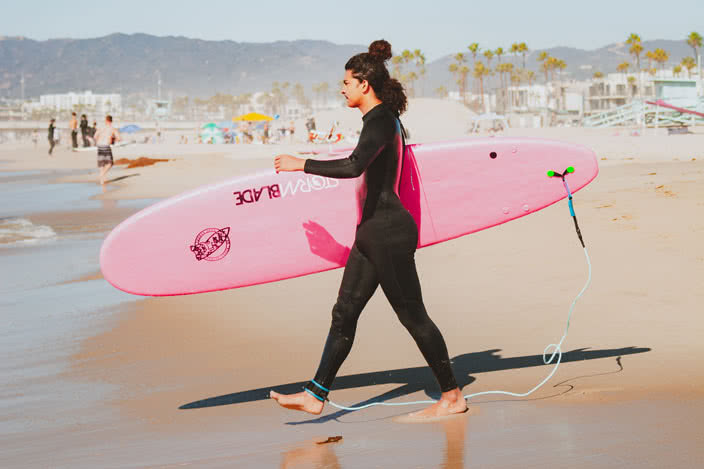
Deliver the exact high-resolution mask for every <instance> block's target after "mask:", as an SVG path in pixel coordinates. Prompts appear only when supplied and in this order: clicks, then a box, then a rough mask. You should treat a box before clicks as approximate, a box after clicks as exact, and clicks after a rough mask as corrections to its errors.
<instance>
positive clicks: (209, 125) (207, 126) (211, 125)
mask: <svg viewBox="0 0 704 469" xmlns="http://www.w3.org/2000/svg"><path fill="white" fill-rule="evenodd" d="M217 128H218V125H217V124H216V123H215V122H208V123H207V124H203V127H201V129H217Z"/></svg>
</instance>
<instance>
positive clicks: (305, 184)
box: [232, 176, 340, 205]
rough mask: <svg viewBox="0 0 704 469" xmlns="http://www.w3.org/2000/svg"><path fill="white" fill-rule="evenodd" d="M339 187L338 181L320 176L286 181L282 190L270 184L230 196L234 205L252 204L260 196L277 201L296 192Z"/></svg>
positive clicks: (257, 200) (236, 192) (277, 185)
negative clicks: (233, 197)
mask: <svg viewBox="0 0 704 469" xmlns="http://www.w3.org/2000/svg"><path fill="white" fill-rule="evenodd" d="M338 185H340V181H338V180H336V179H330V178H326V177H322V176H310V177H305V178H298V179H296V180H294V181H288V182H287V183H286V184H285V185H284V186H283V189H282V188H281V186H279V184H271V185H269V186H260V187H259V188H256V187H252V188H249V189H245V190H243V191H235V192H233V193H232V194H233V195H234V196H235V205H243V204H252V203H255V202H259V200H260V199H261V197H262V194H266V195H267V196H268V198H269V199H278V198H281V197H290V196H294V195H296V193H298V192H303V193H307V192H311V191H321V190H325V189H331V188H333V187H337V186H338Z"/></svg>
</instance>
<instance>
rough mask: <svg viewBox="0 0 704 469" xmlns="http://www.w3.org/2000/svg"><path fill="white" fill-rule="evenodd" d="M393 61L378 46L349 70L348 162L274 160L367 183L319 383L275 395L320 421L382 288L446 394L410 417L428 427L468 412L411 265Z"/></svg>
mask: <svg viewBox="0 0 704 469" xmlns="http://www.w3.org/2000/svg"><path fill="white" fill-rule="evenodd" d="M391 56H392V55H391V44H389V43H388V42H386V41H384V40H380V41H374V42H372V43H371V45H370V46H369V52H365V53H361V54H357V55H355V56H353V57H352V58H351V59H349V61H347V64H346V65H345V77H344V80H343V88H342V94H343V95H344V96H345V98H346V100H347V106H349V107H352V108H358V109H359V110H360V111H361V112H362V115H363V117H362V121H363V123H364V124H363V127H362V133H361V135H360V138H359V143H358V144H357V147H356V148H355V150H354V151H353V152H352V154H351V155H350V156H349V157H348V158H343V159H338V160H326V161H320V160H313V159H301V158H297V157H294V156H291V155H278V156H276V157H275V159H274V167H275V169H276V171H277V172H279V171H305V172H306V173H308V174H314V175H319V176H324V177H329V178H356V177H358V176H361V175H363V176H364V181H365V183H366V184H364V185H363V186H366V190H364V189H362V190H360V192H359V193H358V197H359V198H360V203H361V204H362V206H363V210H362V213H361V219H360V221H359V224H358V225H357V231H356V236H355V241H354V244H353V245H352V249H351V251H350V255H349V258H348V260H347V264H346V265H345V270H344V273H343V274H342V283H341V285H340V289H339V293H338V298H337V302H336V303H335V306H334V307H333V309H332V324H331V326H330V331H329V333H328V337H327V341H326V342H325V346H324V348H323V355H322V358H321V360H320V365H319V366H318V370H317V372H316V374H315V377H314V378H313V379H312V380H311V381H310V382H308V384H307V385H306V386H305V388H304V390H303V391H302V392H299V393H296V394H290V395H284V394H279V393H277V392H275V391H271V393H270V396H271V398H272V399H275V400H276V401H277V402H278V403H279V404H280V405H281V406H283V407H286V408H289V409H294V410H300V411H304V412H309V413H311V414H315V415H317V414H320V413H321V412H322V410H323V407H324V405H325V401H326V399H327V395H328V393H329V392H330V389H331V387H332V384H333V381H334V379H335V376H336V374H337V371H338V370H339V368H340V366H341V365H342V363H343V361H344V360H345V359H346V358H347V355H348V354H349V352H350V350H351V349H352V342H353V340H354V336H355V330H356V327H357V320H358V319H359V316H360V314H361V313H362V310H363V309H364V307H365V305H366V304H367V302H368V301H369V299H370V298H371V297H372V295H373V294H374V291H375V290H376V289H377V286H379V285H381V289H382V291H383V292H384V295H386V298H387V299H388V300H389V303H391V306H392V307H393V309H394V311H395V312H396V315H397V316H398V318H399V320H400V321H401V323H402V324H403V325H404V326H405V327H406V329H407V330H408V332H409V333H410V334H411V336H412V337H413V339H414V340H415V342H416V344H417V345H418V348H419V349H420V351H421V353H422V354H423V357H424V358H425V360H426V361H427V363H428V365H429V366H430V368H431V369H432V371H433V374H434V375H435V378H436V379H437V381H438V383H439V384H440V390H441V391H442V397H441V399H440V400H439V401H438V402H436V403H435V404H433V405H432V406H430V407H428V408H426V409H423V410H421V411H419V412H415V413H412V414H410V417H411V418H415V419H418V420H423V419H426V418H432V417H441V416H447V415H451V414H456V413H462V412H466V411H467V403H466V402H465V400H464V397H463V396H462V393H461V392H460V389H459V387H458V386H457V381H456V379H455V375H454V373H453V371H452V368H451V366H450V358H449V356H448V351H447V346H446V345H445V340H444V339H443V336H442V334H441V333H440V330H439V329H438V328H437V326H436V325H435V323H434V322H433V321H432V320H431V319H430V317H429V316H428V313H427V311H426V309H425V306H424V304H423V298H422V295H421V288H420V281H419V279H418V273H417V271H416V265H415V257H414V255H415V250H416V247H417V245H418V227H417V225H416V223H415V221H414V220H413V217H412V216H411V214H410V213H409V212H408V210H406V208H405V207H404V206H403V204H402V203H401V200H400V199H399V195H398V191H399V186H400V177H401V171H400V168H401V165H402V163H403V158H404V153H405V152H404V150H405V148H404V143H403V135H402V130H401V129H402V127H401V123H400V120H399V116H400V114H402V113H403V112H404V111H405V110H406V104H407V99H406V95H405V92H404V90H403V86H402V85H401V83H400V82H399V81H398V80H396V79H393V78H391V77H390V76H389V72H388V70H387V68H386V65H385V62H386V61H387V60H389V59H390V58H391ZM363 186H362V187H363Z"/></svg>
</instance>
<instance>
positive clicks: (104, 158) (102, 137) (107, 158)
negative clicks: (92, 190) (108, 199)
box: [95, 115, 120, 184]
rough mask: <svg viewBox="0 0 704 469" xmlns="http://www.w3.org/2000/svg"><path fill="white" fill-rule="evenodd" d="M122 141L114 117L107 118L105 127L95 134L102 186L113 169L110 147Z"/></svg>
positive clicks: (108, 116)
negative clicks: (113, 122)
mask: <svg viewBox="0 0 704 469" xmlns="http://www.w3.org/2000/svg"><path fill="white" fill-rule="evenodd" d="M119 141H120V132H118V131H117V129H115V128H114V127H113V126H112V116H111V115H107V116H105V127H101V128H100V129H98V130H97V131H96V132H95V144H96V146H97V147H98V168H100V184H105V175H106V174H107V172H108V171H110V168H112V165H113V161H112V148H111V147H110V145H112V144H113V143H116V142H119Z"/></svg>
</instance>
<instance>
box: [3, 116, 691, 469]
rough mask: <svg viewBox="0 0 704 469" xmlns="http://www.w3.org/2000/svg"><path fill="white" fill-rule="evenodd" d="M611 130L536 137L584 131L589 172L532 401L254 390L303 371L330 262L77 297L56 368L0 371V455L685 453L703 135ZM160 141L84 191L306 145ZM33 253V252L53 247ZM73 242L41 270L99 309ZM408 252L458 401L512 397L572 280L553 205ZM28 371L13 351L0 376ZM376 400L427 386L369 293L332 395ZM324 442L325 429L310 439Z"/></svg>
mask: <svg viewBox="0 0 704 469" xmlns="http://www.w3.org/2000/svg"><path fill="white" fill-rule="evenodd" d="M609 130H610V132H611V133H606V131H602V132H601V133H598V132H594V131H592V130H581V131H580V129H555V130H554V132H553V133H552V134H550V133H549V131H548V130H546V131H543V130H541V131H532V133H533V135H534V136H547V137H552V138H562V139H566V140H570V141H575V142H577V143H582V144H586V145H588V146H592V147H594V148H596V149H597V153H598V155H599V158H600V163H602V167H601V172H600V175H599V176H598V178H597V179H596V180H595V181H594V182H593V183H592V184H590V185H589V186H587V187H586V188H585V189H583V190H582V191H580V192H578V193H577V194H575V208H576V210H577V215H578V217H579V221H580V226H581V228H582V233H583V235H584V238H585V241H586V243H587V247H588V249H589V253H590V255H591V260H592V264H593V268H594V270H593V282H592V285H591V287H590V289H589V290H588V291H587V292H586V293H585V295H584V297H583V298H582V300H580V302H578V303H577V306H576V308H575V311H574V317H573V319H572V322H571V326H570V327H571V328H570V331H569V335H568V337H567V339H566V341H565V345H564V351H565V354H564V356H563V364H562V365H560V369H559V370H558V372H557V374H556V375H555V376H554V377H553V379H552V380H551V381H550V382H549V383H548V384H547V385H546V386H544V387H543V388H542V389H540V390H539V391H537V392H536V393H535V394H533V395H532V396H530V397H528V398H524V399H514V398H506V397H481V398H477V399H476V400H473V401H471V402H470V412H469V413H468V414H464V415H463V416H460V417H456V418H453V419H449V420H447V421H445V422H441V423H432V424H420V425H408V424H398V423H395V422H394V421H393V417H395V416H398V415H400V414H403V413H405V412H409V411H411V410H416V409H417V408H418V407H410V408H398V407H395V408H394V407H374V408H371V409H367V410H363V411H359V412H352V413H350V412H343V411H340V412H338V411H335V410H334V409H332V408H326V409H325V410H324V412H323V414H322V415H321V416H319V417H307V416H305V415H301V414H298V413H295V412H292V411H287V410H284V409H280V408H278V407H276V406H275V403H274V402H273V401H271V400H269V399H266V394H267V391H268V390H269V389H276V390H279V391H281V392H293V391H295V390H298V389H299V388H300V386H301V385H302V383H303V382H304V381H305V380H306V379H309V378H310V376H311V375H312V374H313V373H314V371H315V367H316V366H317V362H318V359H319V357H320V352H321V350H322V345H323V342H324V340H325V336H326V334H327V329H328V327H329V314H330V309H331V307H332V304H333V302H334V301H335V296H336V292H337V287H338V285H339V281H340V278H341V274H342V271H341V270H336V271H331V272H326V273H322V274H316V275H312V276H307V277H302V278H298V279H292V280H287V281H283V282H278V283H274V284H267V285H259V286H254V287H249V288H244V289H238V290H230V291H224V292H216V293H209V294H203V295H195V296H187V297H172V298H146V299H141V298H135V297H129V295H126V296H127V297H129V299H128V298H124V299H123V298H122V296H120V297H119V299H118V301H117V303H115V307H111V308H107V309H106V308H100V307H98V306H90V305H86V307H85V308H84V310H82V312H80V313H77V316H76V318H83V317H85V318H91V321H89V322H88V324H87V325H86V327H80V328H79V327H78V326H71V327H68V328H67V330H66V332H65V334H66V335H68V338H69V339H70V341H71V343H72V344H73V346H72V347H71V348H70V350H68V349H62V350H63V352H64V353H59V352H57V351H56V349H52V348H51V347H40V346H38V348H34V349H33V354H35V355H40V354H42V352H46V353H48V354H49V356H46V357H44V360H45V361H48V363H50V364H51V363H54V364H56V365H57V366H58V364H61V367H60V368H61V369H60V371H59V372H56V373H54V374H47V375H45V376H41V375H38V376H37V377H36V378H32V379H33V380H34V381H32V386H33V387H32V386H30V387H31V388H32V389H33V390H34V391H33V394H31V395H28V396H25V395H23V392H25V390H24V389H23V388H22V387H17V386H15V387H12V385H8V386H6V387H5V389H4V390H3V395H4V396H5V399H4V401H5V402H6V403H7V404H6V406H3V407H5V408H6V409H7V405H10V404H11V406H12V407H11V409H12V411H11V412H8V413H6V417H5V419H4V421H3V423H1V425H2V428H3V429H4V431H3V432H2V435H0V438H1V439H0V442H1V445H2V447H4V448H10V449H9V450H8V451H3V452H2V453H0V465H2V466H8V467H45V466H56V467H96V466H100V467H125V466H134V467H170V466H176V465H185V466H194V467H233V466H234V467H276V466H277V465H278V466H279V467H332V468H335V467H450V468H459V467H497V468H498V467H539V466H540V467H565V466H569V467H605V466H607V467H635V466H638V467H695V466H696V464H697V463H696V461H698V460H700V459H701V458H702V457H703V456H704V450H702V448H703V447H704V446H703V445H702V443H704V441H702V439H703V437H702V435H704V432H703V431H702V429H703V427H704V426H703V425H702V423H701V421H702V417H704V399H703V397H704V373H702V369H701V365H700V364H701V361H702V358H704V344H703V343H702V342H701V340H700V339H699V337H701V336H702V333H704V318H702V314H701V305H702V303H703V300H704V289H703V288H702V287H703V286H704V248H703V247H702V245H701V239H702V235H703V234H704V223H703V222H702V220H704V184H703V183H704V145H702V143H704V134H695V135H689V136H682V137H686V138H687V140H679V139H680V138H681V136H677V137H667V136H658V135H653V136H652V139H651V140H652V142H656V143H652V144H650V145H646V146H645V147H643V146H638V147H637V148H636V147H634V143H633V142H634V141H636V142H642V141H638V140H636V139H637V138H638V137H631V136H616V135H613V132H614V130H613V129H609ZM514 131H515V132H518V131H517V130H512V132H514ZM530 132H531V131H524V134H529V133H530ZM641 138H643V137H641ZM648 138H650V137H648ZM590 142H592V145H590ZM638 145H641V143H638ZM149 147H153V148H152V150H154V151H149ZM178 147H179V146H177V145H172V146H169V145H165V146H163V147H162V146H158V145H157V146H149V145H144V146H134V147H125V149H122V150H121V154H120V157H122V156H126V157H129V158H134V157H138V156H140V155H144V156H149V157H153V158H160V157H169V156H170V157H171V158H173V160H172V161H169V162H166V163H158V164H155V165H153V166H149V167H145V168H138V170H139V173H140V175H139V176H135V177H131V178H128V179H124V180H121V181H118V182H116V183H115V186H116V187H115V188H114V190H112V191H108V192H106V193H105V194H101V195H99V196H98V197H99V200H103V201H107V200H119V199H125V198H138V197H162V196H167V195H172V194H175V193H178V192H180V191H182V190H185V189H188V188H191V187H195V186H197V185H200V184H202V183H206V182H211V181H214V180H218V179H222V175H223V174H224V173H228V174H237V173H238V172H239V173H241V172H247V171H251V170H253V169H258V168H262V167H267V165H269V164H270V162H271V159H270V156H271V155H273V154H275V153H279V152H284V151H286V152H295V151H305V150H306V149H308V148H309V147H307V146H306V145H305V144H299V145H296V144H294V145H291V146H281V147H277V146H269V147H264V146H261V145H259V146H258V145H250V146H243V147H239V146H237V147H234V148H230V146H219V147H218V146H202V147H205V148H202V151H203V153H202V154H198V153H195V152H194V150H193V149H192V148H189V149H188V151H183V152H181V153H178V151H179V148H178ZM194 147H197V146H194ZM208 147H210V148H208ZM247 147H250V148H247ZM646 147H647V148H646ZM128 149H129V151H128ZM658 149H660V150H658ZM664 149H668V150H667V151H665V150H664ZM123 151H124V154H123V153H122V152H123ZM637 152H641V153H643V155H644V156H643V157H642V158H641V157H640V155H639V154H638V153H637ZM18 155H19V156H20V157H21V160H22V161H21V162H17V163H8V164H6V165H5V167H8V166H11V167H13V168H15V169H31V168H39V167H47V166H46V164H45V163H44V162H45V160H46V157H45V156H44V155H39V154H35V153H33V152H32V150H28V149H24V150H22V149H19V150H13V151H12V152H9V151H6V150H4V149H0V159H3V160H11V159H13V158H15V159H19V158H18ZM78 155H84V154H82V153H80V154H78ZM631 155H632V156H631ZM73 156H75V154H71V153H69V152H66V154H62V153H59V155H57V161H66V164H67V165H72V167H78V168H80V167H84V168H88V167H89V164H90V163H91V161H89V158H83V156H81V157H80V158H83V159H78V160H72V159H71V158H72V157H73ZM116 156H117V155H116ZM91 157H92V158H94V156H93V155H91ZM58 158H62V160H58ZM603 158H606V160H604V159H603ZM630 158H634V159H630ZM84 160H85V161H84ZM21 163H22V164H24V166H22V164H21ZM50 163H51V164H54V163H55V162H54V161H51V162H50ZM129 171H134V170H129ZM125 172H126V170H121V169H117V170H116V171H115V172H114V174H111V176H112V177H119V176H120V175H122V174H124V173H125ZM90 177H93V175H74V176H71V177H70V178H65V180H71V181H87V180H89V179H90ZM132 210H133V209H132ZM129 211H130V209H129V208H120V206H119V203H118V205H117V206H115V207H110V206H104V207H101V208H91V209H87V210H78V211H53V212H52V213H34V214H32V215H28V217H29V218H31V219H32V220H33V222H36V223H42V224H47V225H50V226H56V227H60V228H57V229H58V230H59V231H61V230H64V231H65V232H67V233H68V232H70V233H80V232H81V231H82V230H83V231H86V232H89V233H92V235H93V236H94V237H95V238H96V239H97V238H99V236H100V233H101V232H104V231H107V230H108V229H110V227H111V226H114V224H116V223H118V222H119V221H120V220H121V219H122V218H123V217H124V216H127V214H128V212H129ZM98 244H99V239H98V240H97V241H94V245H95V246H97V245H98ZM31 249H34V250H35V251H37V252H40V253H41V255H42V256H44V257H43V258H47V257H46V256H48V254H47V252H48V251H50V250H51V249H50V248H49V247H45V248H31ZM91 249H95V247H92V248H91ZM86 253H87V254H85V255H84V257H85V259H86V261H85V262H84V263H83V264H81V265H83V266H84V268H83V269H82V271H81V272H77V273H76V275H73V276H69V277H71V278H62V279H61V280H59V279H58V278H57V279H53V280H52V281H54V282H55V284H58V283H59V282H64V283H62V285H61V286H60V287H55V288H61V289H66V288H83V289H84V290H81V292H84V293H83V294H84V295H86V294H87V293H86V292H92V293H90V296H91V297H92V298H94V302H95V303H96V304H98V303H99V302H100V300H101V299H103V300H104V302H105V303H110V302H112V301H113V299H111V298H112V297H110V295H111V294H112V293H110V291H111V290H114V289H112V287H110V286H109V285H107V283H106V282H105V281H104V280H102V279H101V278H100V276H99V274H98V269H97V268H96V267H97V258H95V259H93V260H92V264H91V260H90V250H89V249H87V250H86ZM17 256H21V257H22V261H21V262H22V264H26V263H27V262H28V261H27V260H32V261H36V259H37V258H38V257H37V255H33V254H32V253H27V252H24V253H22V254H17V250H15V251H12V252H8V250H5V251H3V252H0V259H2V261H3V263H6V261H7V264H8V265H15V264H16V263H19V262H20V261H19V259H18V257H17ZM49 258H50V257H49ZM57 262H58V260H57ZM417 263H418V268H419V272H420V275H421V282H422V285H423V293H424V297H425V301H426V305H427V307H428V310H429V312H430V314H431V316H432V317H433V319H434V320H435V322H436V323H437V324H438V326H439V327H440V329H441V330H442V331H443V334H444V336H445V339H446V341H447V343H448V348H449V350H450V355H451V356H452V357H453V366H454V369H455V372H456V374H457V376H458V379H459V381H460V382H461V384H462V386H463V391H464V392H465V394H467V393H474V392H479V391H485V390H492V389H502V390H510V391H514V392H524V391H526V390H528V389H530V388H532V387H533V386H534V385H535V384H537V383H538V382H540V381H541V380H542V379H543V378H544V377H545V376H546V375H547V374H548V373H549V371H550V369H551V368H550V367H549V366H545V365H543V364H542V358H541V353H542V351H543V349H544V347H545V346H546V345H547V344H549V343H554V342H556V341H558V340H559V339H560V337H561V335H562V333H563V332H564V328H565V321H566V314H567V310H568V307H569V304H570V302H571V301H572V299H573V298H574V296H575V295H576V294H577V292H578V291H579V289H580V288H581V287H582V285H583V284H584V281H585V280H586V264H585V260H584V255H583V252H582V250H581V247H580V246H579V243H578V241H577V239H576V236H575V234H574V229H573V226H572V221H571V220H570V217H569V212H568V209H567V206H566V204H565V203H558V204H556V205H554V206H551V207H549V208H547V209H545V210H542V211H540V212H538V213H536V214H534V215H532V216H530V217H524V218H522V219H519V220H516V221H513V222H511V223H508V224H505V225H502V226H499V227H496V228H492V229H491V230H486V231H483V232H480V233H476V234H474V235H472V236H468V237H464V238H460V239H457V240H454V241H450V242H447V243H442V244H440V245H437V246H432V247H429V248H427V249H423V250H420V251H418V253H417ZM91 266H92V267H91ZM64 277H66V276H64ZM71 280H73V282H71ZM67 281H68V283H65V282H67ZM77 292H78V290H63V291H58V293H57V294H56V295H55V296H54V297H53V301H55V302H58V304H60V305H64V306H66V309H71V307H70V306H71V302H72V301H73V300H72V298H73V296H72V295H74V294H76V293H77ZM118 296H119V295H118ZM292 299H294V300H292ZM16 304H19V303H16ZM46 304H47V303H41V304H38V305H36V310H37V311H40V310H41V308H43V307H44V308H46V307H47V306H46ZM4 306H5V308H6V309H7V310H8V311H10V312H12V311H14V310H15V308H16V307H15V306H13V304H7V303H5V305H4ZM18 307H19V306H18ZM91 308H92V309H91ZM20 309H21V308H20ZM100 311H102V312H100ZM52 324H53V323H52ZM79 331H80V332H79ZM13 333H14V332H12V331H11V332H10V333H9V334H10V336H11V335H12V334H13ZM65 338H66V336H64V339H65ZM15 339H16V340H18V341H19V340H21V337H20V336H17V337H15ZM41 340H44V339H41V338H40V339H39V342H40V343H41ZM66 352H68V353H66ZM52 354H53V355H52ZM27 360H28V362H31V360H30V359H29V358H28V359H27ZM26 365H27V363H23V362H22V360H21V358H18V359H17V361H16V362H13V363H11V364H9V367H10V368H9V370H10V371H14V372H17V371H18V369H20V367H22V366H26ZM27 379H28V378H26V377H25V378H23V380H22V381H21V382H22V383H23V384H24V385H27ZM27 386H28V385H27ZM41 390H44V393H43V394H42V392H41ZM47 395H53V396H55V397H54V398H53V399H52V398H47V397H46V396H47ZM380 396H381V398H392V399H393V402H399V401H404V400H405V401H411V400H418V399H426V398H427V396H431V397H436V396H437V388H436V384H435V383H434V380H433V378H432V375H431V374H430V371H429V370H428V368H427V367H426V366H425V365H424V362H423V359H422V356H421V355H420V353H419V352H418V350H417V349H416V347H415V344H414V343H413V341H412V340H411V338H410V337H409V336H408V334H407V333H406V332H405V330H404V329H403V328H402V327H401V326H400V325H399V324H398V321H397V319H396V318H395V315H394V313H393V311H392V310H391V308H390V306H389V305H388V304H387V303H386V301H385V299H384V298H383V295H381V294H380V293H377V294H376V295H375V296H374V298H372V300H371V301H370V303H369V305H368V306H367V308H366V310H365V312H364V314H363V315H362V318H361V320H360V324H359V327H358V333H357V338H356V342H355V346H354V348H353V351H352V353H351V355H350V357H349V358H348V360H347V361H346V362H345V364H344V365H343V368H342V369H341V371H340V374H339V377H338V379H337V381H336V383H335V385H334V392H333V393H331V398H332V399H333V400H334V401H336V402H339V403H342V404H347V405H350V404H358V403H366V402H368V401H369V400H374V399H379V398H380ZM69 403H70V405H69ZM337 435H341V436H342V437H343V438H342V439H341V440H340V441H338V442H334V443H328V444H323V445H320V444H317V442H320V441H324V440H326V439H327V438H328V437H330V436H337Z"/></svg>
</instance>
